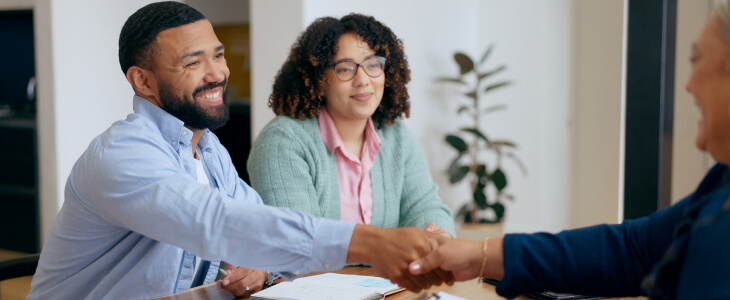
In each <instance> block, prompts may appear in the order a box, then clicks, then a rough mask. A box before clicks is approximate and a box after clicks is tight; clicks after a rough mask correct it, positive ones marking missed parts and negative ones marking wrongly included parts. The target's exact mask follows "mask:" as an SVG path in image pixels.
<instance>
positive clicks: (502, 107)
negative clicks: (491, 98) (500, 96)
mask: <svg viewBox="0 0 730 300" xmlns="http://www.w3.org/2000/svg"><path fill="white" fill-rule="evenodd" d="M505 109H507V105H505V104H500V105H492V106H490V107H487V108H486V109H484V113H485V114H488V113H491V112H495V111H498V110H505Z"/></svg>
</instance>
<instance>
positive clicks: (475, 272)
mask: <svg viewBox="0 0 730 300" xmlns="http://www.w3.org/2000/svg"><path fill="white" fill-rule="evenodd" d="M439 242H440V244H439V246H438V248H437V249H436V250H434V251H433V252H431V253H430V254H428V255H426V256H424V257H423V258H421V259H418V260H416V261H414V262H412V263H411V264H410V267H409V270H410V272H411V274H413V275H420V274H423V273H424V272H429V271H431V270H435V269H439V268H440V269H442V270H445V271H449V272H452V273H453V275H454V278H455V279H456V280H458V281H463V280H469V279H472V278H475V277H477V276H479V273H480V271H481V268H482V262H483V259H484V251H483V250H484V241H471V240H461V239H442V240H439ZM488 244H489V247H488V248H487V262H486V265H485V268H484V272H483V273H482V274H483V276H485V277H487V278H496V279H501V278H503V277H504V266H503V257H502V238H494V239H490V240H489V241H488Z"/></svg>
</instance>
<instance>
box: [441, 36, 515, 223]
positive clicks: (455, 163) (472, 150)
mask: <svg viewBox="0 0 730 300" xmlns="http://www.w3.org/2000/svg"><path fill="white" fill-rule="evenodd" d="M492 49H493V46H490V47H489V48H488V49H487V50H486V51H485V52H484V54H483V55H482V57H481V59H480V60H479V63H478V64H475V63H474V60H472V59H471V58H470V57H469V56H468V55H466V54H464V53H460V52H457V53H456V54H454V60H455V61H456V64H457V65H458V66H459V76H458V77H445V78H438V79H437V80H436V81H437V82H444V83H451V84H456V85H458V86H460V87H462V90H463V95H462V96H463V97H459V99H460V101H462V104H461V105H460V106H459V108H458V110H457V114H459V115H462V114H463V115H465V116H467V117H468V118H469V120H470V121H471V122H470V123H471V124H470V125H469V126H467V127H462V128H460V129H459V131H458V132H456V133H453V134H447V135H446V142H447V143H448V144H449V145H451V147H452V148H454V149H455V150H456V152H457V154H456V157H455V158H454V159H453V160H452V161H451V163H450V164H449V168H448V174H449V182H450V183H451V184H456V183H458V182H461V181H462V180H464V179H468V180H469V182H470V187H471V191H472V199H471V200H472V201H469V202H468V203H466V204H464V205H463V206H462V207H461V208H460V209H459V211H458V212H457V214H456V218H457V219H461V220H463V222H464V223H499V222H501V221H502V219H503V218H504V215H505V206H504V200H505V199H509V200H513V199H514V197H513V195H511V194H509V193H507V192H506V190H505V188H506V187H507V183H508V178H507V174H505V172H504V169H503V168H502V162H503V160H504V158H509V159H511V160H513V161H514V162H515V163H516V164H517V165H518V166H519V167H520V169H521V170H522V172H523V174H527V171H526V169H525V167H524V165H523V164H522V162H521V161H520V160H519V158H518V157H517V156H516V155H515V153H514V151H515V150H516V149H517V145H515V143H513V142H511V141H508V140H505V139H494V138H491V137H490V136H489V135H488V134H487V133H486V132H485V131H484V130H482V129H481V128H480V120H482V118H483V117H485V116H486V115H488V114H490V113H493V112H496V111H500V110H504V109H506V108H507V107H506V105H489V106H487V103H486V100H485V99H486V97H484V96H485V94H487V93H489V92H491V91H494V90H496V89H498V88H502V87H505V86H508V85H510V84H511V82H510V81H493V82H491V83H488V81H487V80H488V79H491V78H492V76H494V75H496V74H498V73H499V72H502V71H504V70H505V69H506V67H505V66H504V65H502V66H499V67H496V68H494V69H486V68H485V67H484V64H485V62H486V61H487V58H488V57H489V54H490V53H491V52H492ZM488 210H491V211H492V212H493V214H490V213H488V212H487V211H488Z"/></svg>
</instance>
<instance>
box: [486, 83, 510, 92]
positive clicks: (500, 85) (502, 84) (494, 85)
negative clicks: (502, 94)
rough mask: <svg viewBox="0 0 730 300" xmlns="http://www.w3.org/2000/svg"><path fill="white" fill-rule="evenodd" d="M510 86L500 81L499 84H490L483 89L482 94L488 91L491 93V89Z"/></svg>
mask: <svg viewBox="0 0 730 300" xmlns="http://www.w3.org/2000/svg"><path fill="white" fill-rule="evenodd" d="M510 84H512V83H511V82H509V81H502V82H500V83H495V84H492V85H490V86H488V87H487V88H485V89H484V92H485V93H486V92H489V91H491V90H493V89H497V88H501V87H503V86H508V85H510Z"/></svg>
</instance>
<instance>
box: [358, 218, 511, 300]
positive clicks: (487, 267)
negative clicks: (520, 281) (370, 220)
mask: <svg viewBox="0 0 730 300" xmlns="http://www.w3.org/2000/svg"><path fill="white" fill-rule="evenodd" d="M487 249H488V250H489V251H487ZM347 262H348V263H367V264H370V265H371V266H372V268H373V271H374V272H375V274H377V275H378V276H381V277H384V278H387V279H389V280H390V281H391V282H393V283H396V284H398V285H399V286H401V287H404V288H406V289H408V290H410V291H413V292H419V291H421V290H422V289H428V288H430V287H431V286H435V285H441V284H443V283H446V284H448V285H452V284H453V283H454V281H463V280H468V279H472V278H476V277H489V278H502V277H503V276H504V270H503V266H502V239H501V238H496V239H489V240H485V241H470V240H459V239H454V238H451V237H448V234H446V233H445V232H443V231H442V230H441V229H440V228H438V227H437V226H435V225H433V224H430V225H429V226H428V227H427V228H426V230H423V229H420V228H414V227H410V228H393V229H382V228H377V227H373V226H365V225H357V226H355V231H354V232H353V235H352V239H351V240H350V247H349V248H348V255H347Z"/></svg>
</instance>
